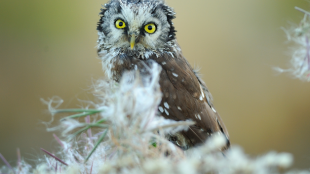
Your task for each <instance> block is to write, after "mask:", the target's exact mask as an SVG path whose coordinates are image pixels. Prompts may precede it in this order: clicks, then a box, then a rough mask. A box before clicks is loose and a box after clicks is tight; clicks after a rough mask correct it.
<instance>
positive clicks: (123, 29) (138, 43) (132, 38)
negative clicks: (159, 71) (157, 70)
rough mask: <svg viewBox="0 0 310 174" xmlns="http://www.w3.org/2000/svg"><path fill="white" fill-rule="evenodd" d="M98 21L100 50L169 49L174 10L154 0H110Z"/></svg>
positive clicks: (172, 30)
mask: <svg viewBox="0 0 310 174" xmlns="http://www.w3.org/2000/svg"><path fill="white" fill-rule="evenodd" d="M106 8H107V9H104V10H103V11H102V13H101V15H102V17H101V19H100V21H99V23H98V31H99V33H98V34H99V39H98V44H99V45H98V46H99V48H100V50H111V49H118V50H122V51H130V52H131V51H135V52H136V51H138V52H139V54H140V53H143V52H147V51H154V50H164V49H166V48H168V49H169V42H170V41H172V40H174V39H175V30H174V27H173V24H172V22H171V20H172V19H173V18H174V14H175V13H174V12H173V10H172V9H171V8H169V7H168V6H166V5H164V4H162V2H161V1H157V0H145V1H142V0H141V1H139V2H137V3H132V2H131V1H127V3H125V1H124V2H122V1H120V0H111V1H110V2H109V3H108V4H107V5H106Z"/></svg>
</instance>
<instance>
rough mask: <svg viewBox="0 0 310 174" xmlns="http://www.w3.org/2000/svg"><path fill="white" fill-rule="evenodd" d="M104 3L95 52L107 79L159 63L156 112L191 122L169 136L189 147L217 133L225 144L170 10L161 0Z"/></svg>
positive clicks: (221, 126)
mask: <svg viewBox="0 0 310 174" xmlns="http://www.w3.org/2000/svg"><path fill="white" fill-rule="evenodd" d="M105 7H106V9H102V12H101V13H100V14H101V15H102V16H101V19H100V21H99V23H98V27H97V29H98V35H99V39H98V55H99V57H100V58H101V59H102V61H103V67H104V69H105V70H106V73H107V75H108V77H109V78H110V79H113V80H115V81H119V80H120V78H121V76H122V74H123V72H125V71H128V70H139V71H140V74H141V75H143V74H147V73H148V70H147V69H148V66H150V64H151V63H152V62H156V63H158V64H159V65H161V67H162V71H161V74H160V80H159V83H160V86H161V91H162V93H163V98H162V101H161V103H160V105H159V108H158V111H159V113H160V115H162V116H163V117H165V118H167V119H173V120H176V121H180V120H189V119H191V120H193V121H195V122H196V124H195V125H193V126H190V127H189V129H188V131H182V132H179V133H176V134H174V135H169V136H168V139H169V140H170V141H172V142H173V143H174V144H176V145H177V146H179V147H181V148H182V149H188V148H190V147H193V146H196V145H199V144H201V143H204V142H205V141H206V139H207V138H208V137H209V136H211V135H212V134H213V133H216V132H220V133H223V134H224V135H225V136H226V138H227V147H229V135H228V132H227V129H226V127H225V125H224V123H223V121H222V120H221V118H220V116H219V115H218V113H217V112H216V110H215V109H214V107H213V105H212V103H211V100H212V99H211V94H210V93H209V91H208V89H207V87H206V85H205V84H204V82H203V81H202V80H201V79H200V78H199V76H198V75H197V73H196V72H195V71H194V70H193V68H192V67H191V66H190V64H189V63H188V62H187V60H186V59H185V58H184V56H183V55H182V52H181V49H180V47H179V45H178V44H177V42H176V39H175V32H176V31H175V29H174V27H173V23H172V19H174V18H175V13H174V11H173V10H172V9H171V8H170V7H168V6H167V5H165V4H164V2H163V1H160V0H111V1H110V2H109V3H108V4H106V5H105Z"/></svg>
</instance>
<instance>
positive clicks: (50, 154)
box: [41, 148, 68, 166]
mask: <svg viewBox="0 0 310 174" xmlns="http://www.w3.org/2000/svg"><path fill="white" fill-rule="evenodd" d="M41 150H42V151H43V152H45V153H46V154H48V155H49V156H51V157H53V158H55V160H57V161H59V162H61V163H62V164H64V165H66V166H68V164H67V163H65V162H64V161H62V160H61V159H59V158H57V157H56V156H54V155H53V154H52V153H50V152H48V151H47V150H45V149H43V148H41Z"/></svg>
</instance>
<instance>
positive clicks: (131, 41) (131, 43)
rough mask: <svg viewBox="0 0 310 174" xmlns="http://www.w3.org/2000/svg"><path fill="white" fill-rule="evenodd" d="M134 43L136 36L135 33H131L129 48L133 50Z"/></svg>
mask: <svg viewBox="0 0 310 174" xmlns="http://www.w3.org/2000/svg"><path fill="white" fill-rule="evenodd" d="M135 43H136V36H135V34H132V35H131V38H130V48H131V50H133V47H134V46H135Z"/></svg>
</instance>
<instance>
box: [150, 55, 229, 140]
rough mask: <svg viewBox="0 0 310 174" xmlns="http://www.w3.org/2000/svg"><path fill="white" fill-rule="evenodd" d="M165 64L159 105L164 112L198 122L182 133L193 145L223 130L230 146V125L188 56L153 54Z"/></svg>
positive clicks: (170, 117)
mask: <svg viewBox="0 0 310 174" xmlns="http://www.w3.org/2000/svg"><path fill="white" fill-rule="evenodd" d="M153 60H155V61H156V62H157V63H159V64H161V65H162V68H163V70H162V72H161V74H160V82H159V83H160V85H161V90H162V92H163V99H162V101H161V104H160V106H159V111H160V112H161V114H162V115H163V116H164V117H165V118H168V119H173V120H177V121H179V120H187V119H192V120H194V121H195V122H196V124H195V125H194V126H190V128H189V130H188V131H186V132H182V135H183V136H184V137H185V138H186V139H187V140H189V141H188V143H189V146H195V145H198V144H200V143H203V142H205V140H206V139H207V138H208V137H209V136H210V135H211V134H212V133H213V132H223V134H225V135H226V137H227V140H228V143H227V145H228V146H229V135H228V132H227V129H226V127H225V125H224V123H223V121H222V119H221V118H220V116H219V115H218V113H217V112H216V110H215V109H214V107H213V105H212V103H211V101H210V99H208V100H207V98H209V97H206V95H207V96H209V92H208V90H207V87H206V86H205V84H204V82H203V81H202V80H201V79H200V78H199V77H198V76H197V75H196V74H195V72H194V71H193V69H192V68H191V66H190V65H189V63H188V62H187V61H186V59H185V58H184V57H183V56H182V55H181V54H180V55H179V56H176V55H174V57H172V56H171V55H168V54H164V55H162V56H160V57H158V58H157V57H156V58H153Z"/></svg>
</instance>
